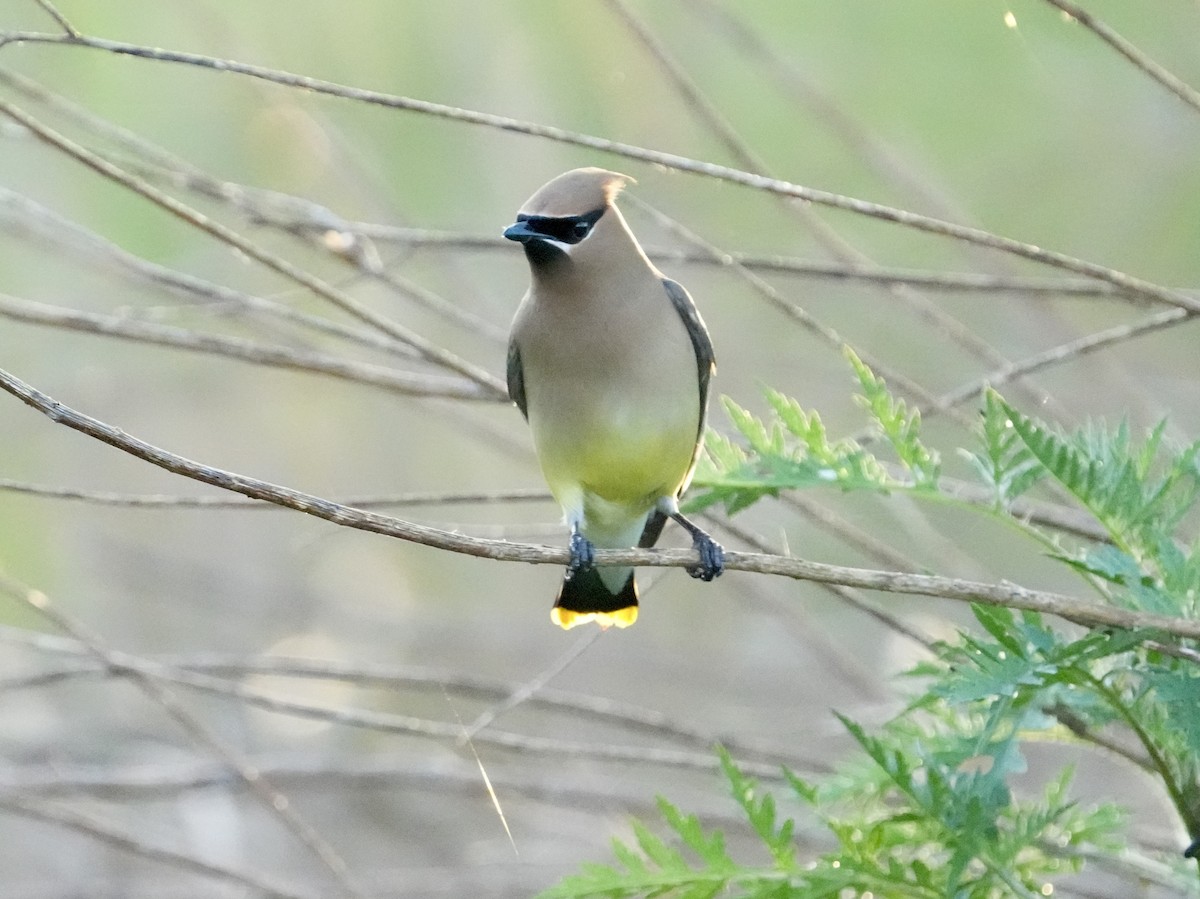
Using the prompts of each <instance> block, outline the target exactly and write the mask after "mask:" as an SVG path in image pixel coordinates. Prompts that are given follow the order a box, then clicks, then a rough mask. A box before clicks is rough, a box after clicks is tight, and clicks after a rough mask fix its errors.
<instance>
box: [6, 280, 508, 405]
mask: <svg viewBox="0 0 1200 899" xmlns="http://www.w3.org/2000/svg"><path fill="white" fill-rule="evenodd" d="M0 316H4V317H6V318H10V319H13V320H14V321H22V322H28V323H32V324H38V325H46V326H49V327H54V328H62V329H66V330H71V331H81V332H84V333H88V334H101V335H104V336H107V337H118V338H121V339H123V340H131V341H136V342H138V343H147V344H154V345H158V346H169V347H174V348H175V349H183V350H191V351H193V352H199V353H207V354H210V355H216V356H224V357H225V358H227V359H237V360H240V361H242V362H249V363H252V364H254V365H265V366H268V367H272V368H286V369H291V370H293V371H302V372H308V373H310V374H319V375H326V376H328V377H332V378H337V379H339V380H344V381H352V382H355V383H359V384H365V385H368V386H370V387H379V388H381V389H384V390H387V391H390V392H394V393H401V394H405V395H408V396H437V397H446V398H450V399H459V400H463V399H471V400H488V401H490V402H496V401H498V400H499V399H500V398H499V397H498V396H497V395H496V394H495V393H494V392H493V391H491V390H489V389H487V388H485V387H483V386H481V385H480V384H479V383H478V382H477V381H470V380H467V379H465V378H450V377H445V376H442V375H424V374H418V373H416V372H405V371H398V370H397V369H394V368H387V367H384V366H382V365H375V364H373V363H370V362H357V361H355V360H353V359H343V358H340V357H338V356H331V355H329V354H327V353H319V352H316V351H314V350H299V349H294V348H292V347H288V346H280V345H278V344H266V343H259V342H258V341H254V340H247V339H246V338H244V337H230V336H225V335H221V334H205V333H202V332H200V331H193V330H190V329H187V328H177V327H174V326H172V325H160V324H157V323H155V322H146V321H139V320H137V319H134V318H129V317H128V316H120V315H100V314H98V313H94V312H82V311H80V310H77V309H64V308H62V307H60V306H50V305H47V304H46V303H38V302H34V301H33V300H23V299H19V298H17V297H10V296H7V295H5V294H0Z"/></svg>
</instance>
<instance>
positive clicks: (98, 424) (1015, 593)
mask: <svg viewBox="0 0 1200 899" xmlns="http://www.w3.org/2000/svg"><path fill="white" fill-rule="evenodd" d="M0 389H3V390H4V391H5V392H7V393H10V394H12V395H13V396H15V397H16V398H17V399H19V400H21V401H22V402H23V403H25V404H26V405H28V406H30V407H32V408H34V409H36V410H37V411H39V412H41V413H42V414H43V415H45V416H47V417H48V418H50V420H52V421H54V422H56V423H58V424H61V425H65V426H66V427H68V428H71V429H72V430H75V431H79V432H80V433H83V434H87V435H88V436H89V437H92V438H94V439H96V440H99V441H101V442H103V443H107V444H109V445H110V446H113V447H116V448H117V449H119V450H121V451H122V452H126V453H129V454H130V455H132V456H135V457H137V458H139V459H142V460H144V461H146V462H150V463H151V464H153V465H156V466H158V467H159V468H163V469H166V470H167V471H170V472H173V473H174V474H178V475H182V476H184V477H187V478H191V479H193V480H197V481H202V482H204V483H206V484H211V485H213V486H214V487H220V488H221V489H222V490H230V491H232V492H234V493H240V494H242V495H243V496H249V497H252V498H254V499H258V500H262V501H264V502H269V503H275V504H276V505H280V506H285V507H287V508H289V509H295V510H296V511H298V512H304V513H305V514H307V515H312V516H314V517H316V518H321V519H323V520H325V521H329V522H332V523H334V524H337V525H341V526H342V527H349V528H355V529H357V530H362V531H370V532H371V533H376V534H383V535H385V536H388V537H396V538H398V539H400V540H406V541H408V542H411V543H418V544H421V545H422V546H430V547H434V548H436V549H443V550H448V551H450V552H457V553H462V554H464V555H469V556H476V557H478V558H483V559H495V560H498V561H507V562H526V563H529V564H535V565H536V564H552V565H566V564H567V561H568V552H567V550H566V548H565V547H550V546H538V545H536V544H526V543H509V542H508V541H506V540H488V539H483V538H479V537H469V536H466V535H464V534H459V533H455V532H453V531H445V530H441V529H440V528H432V527H427V526H425V525H420V524H414V523H412V522H409V521H404V520H403V519H400V518H392V517H389V516H387V515H379V514H377V513H374V512H367V511H364V510H361V509H352V508H350V507H349V506H344V505H341V504H339V503H335V502H331V501H330V500H327V499H323V498H321V497H319V496H313V495H312V494H308V493H304V492H302V491H299V490H294V489H292V488H290V487H283V486H280V485H278V484H271V483H268V482H267V481H260V480H257V479H256V478H251V477H247V476H246V475H241V474H236V473H234V472H231V471H225V470H224V469H220V468H212V467H210V466H207V465H204V464H202V463H199V462H193V461H192V460H190V459H185V458H184V457H183V456H179V455H176V454H175V453H171V452H168V451H167V450H164V449H161V448H159V447H157V446H154V445H152V444H149V443H147V442H145V441H144V440H139V439H138V438H136V437H133V436H131V435H129V434H126V433H125V432H124V431H122V430H120V429H119V428H115V427H113V426H112V425H109V424H105V423H104V422H102V421H99V420H97V419H95V418H92V417H90V416H88V415H84V414H83V413H81V412H77V411H75V410H74V409H72V408H70V407H69V406H65V405H63V404H62V403H60V402H58V401H57V400H55V399H53V398H52V397H49V396H47V395H46V394H44V393H42V392H41V391H40V390H37V389H36V388H34V387H32V386H30V385H29V384H26V383H25V382H24V381H22V380H21V379H20V378H17V377H15V376H14V375H11V374H9V373H8V372H6V371H3V370H0ZM596 564H597V565H635V566H654V567H660V568H661V567H670V568H684V567H693V566H695V565H696V553H695V551H694V550H678V549H676V550H670V549H622V550H616V549H607V550H597V551H596ZM725 567H726V568H727V569H729V570H730V571H746V572H751V573H754V574H771V575H777V576H780V577H788V578H794V579H796V580H807V581H815V582H818V583H822V584H841V585H843V586H847V587H861V588H864V589H867V590H883V591H886V592H891V593H910V594H917V595H921V596H938V597H942V598H945V599H955V600H961V601H964V602H975V603H982V604H984V605H993V606H1004V607H1007V608H1014V609H1025V610H1027V611H1031V612H1042V613H1045V614H1048V615H1056V616H1058V617H1060V618H1065V619H1067V620H1069V621H1073V622H1075V623H1076V624H1080V625H1084V626H1086V627H1119V628H1126V629H1154V630H1159V631H1162V632H1165V633H1168V634H1173V635H1174V636H1177V637H1184V638H1189V639H1200V619H1186V618H1173V617H1170V616H1166V615H1152V614H1148V613H1144V612H1134V611H1129V610H1127V609H1120V608H1116V607H1112V606H1103V605H1100V604H1098V603H1094V602H1089V601H1087V600H1081V599H1077V598H1075V597H1072V596H1065V595H1063V594H1060V593H1050V592H1047V591H1043V590H1030V589H1027V588H1025V587H1020V586H1017V585H1016V584H1010V583H1007V582H1002V583H998V584H985V583H981V582H978V581H969V580H965V579H962V578H948V577H938V576H934V575H925V574H909V573H904V572H895V571H872V570H868V569H862V568H848V567H844V566H841V565H824V564H821V563H819V562H809V561H807V560H804V559H796V558H792V557H790V556H778V555H766V554H762V553H742V552H727V553H726V556H725Z"/></svg>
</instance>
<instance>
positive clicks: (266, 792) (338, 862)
mask: <svg viewBox="0 0 1200 899" xmlns="http://www.w3.org/2000/svg"><path fill="white" fill-rule="evenodd" d="M0 591H2V592H4V593H6V594H8V595H9V596H11V597H12V598H13V599H15V600H18V601H19V602H21V603H22V604H24V605H25V606H27V607H29V608H30V609H32V610H33V611H34V612H36V613H37V614H39V615H40V616H42V617H43V618H45V619H46V620H47V621H50V622H51V623H52V624H54V626H55V627H57V628H58V629H59V630H61V631H63V632H64V633H67V634H69V635H70V636H71V637H73V638H74V639H75V640H77V641H78V642H80V643H82V644H83V645H84V646H86V647H87V650H88V652H89V654H90V655H91V656H92V657H93V658H95V659H96V660H97V661H99V662H101V663H102V664H103V665H104V666H105V667H107V668H110V669H117V670H122V671H128V672H129V674H130V675H131V676H132V680H133V682H134V684H136V686H137V687H138V689H139V690H141V691H142V692H143V693H144V694H145V695H146V696H148V697H149V698H150V699H151V700H153V701H154V702H155V703H156V704H157V705H158V706H159V707H160V708H161V709H162V710H163V711H164V712H165V713H166V714H167V716H168V717H170V718H171V720H173V721H174V722H175V723H176V724H178V725H179V726H180V727H181V728H182V729H183V730H184V732H186V733H187V734H188V735H189V736H190V737H191V738H192V739H193V740H195V741H196V742H197V743H198V744H200V745H201V746H204V747H205V748H207V749H208V750H209V751H210V752H212V753H213V754H214V755H215V756H216V757H217V758H219V759H220V760H221V761H222V762H224V763H225V764H227V765H228V766H229V767H230V768H231V769H233V770H234V771H236V772H237V774H238V776H239V777H240V778H241V779H242V780H243V781H244V782H245V784H246V786H247V787H249V788H250V790H251V792H253V793H254V794H255V795H256V796H257V797H258V798H259V800H260V801H261V802H262V803H263V805H264V806H265V807H266V808H267V809H268V810H269V811H270V812H271V813H272V814H274V815H275V817H277V818H278V819H279V820H280V822H282V823H283V825H284V826H285V827H286V828H287V829H288V830H289V831H291V833H292V834H293V835H294V836H295V837H296V838H297V839H298V840H299V841H300V842H301V843H302V844H303V845H305V846H306V847H307V848H308V849H310V850H311V851H312V852H313V854H314V856H315V857H316V858H317V860H318V861H319V862H320V863H321V864H322V865H323V866H324V867H325V868H326V870H328V872H329V873H330V875H332V877H333V879H334V881H335V882H336V883H337V884H338V887H339V889H340V891H341V892H342V893H343V894H344V895H346V896H351V897H356V899H365V897H364V896H363V894H362V892H361V891H359V890H358V889H357V888H356V887H355V886H354V885H353V884H352V883H351V882H350V880H349V871H348V869H347V867H346V863H345V861H344V860H343V859H342V857H341V856H340V855H339V854H338V853H337V851H336V850H334V848H333V847H332V846H331V845H329V843H328V842H326V841H325V839H324V837H322V836H321V835H320V834H319V833H317V831H316V830H314V829H313V827H312V826H311V825H310V824H309V823H308V822H307V821H305V820H304V819H303V818H302V817H300V815H299V814H297V812H296V811H295V810H294V809H293V808H292V806H291V804H290V803H289V801H288V799H287V797H286V796H284V795H283V794H282V793H280V792H279V791H278V790H277V789H276V788H275V787H274V786H272V785H271V783H270V782H269V781H268V780H266V778H264V777H263V776H262V774H261V773H260V772H259V771H257V770H256V769H255V768H254V766H253V765H251V764H250V763H249V762H248V761H246V760H245V759H244V758H242V756H241V754H240V753H238V751H237V750H236V749H234V748H233V747H232V746H231V745H229V744H228V743H226V742H225V740H224V739H223V738H222V737H220V736H218V735H217V734H216V733H215V732H214V731H213V730H212V729H211V728H209V727H208V725H206V724H205V723H204V722H203V721H201V720H200V719H199V718H197V717H196V716H195V715H193V714H192V713H191V712H189V711H188V710H187V709H186V708H185V707H184V706H183V704H182V703H180V701H179V699H178V698H177V697H176V695H175V694H174V693H172V692H171V691H170V690H168V689H167V688H166V687H164V686H163V685H162V683H161V682H160V680H159V679H158V678H157V677H155V676H154V675H153V674H152V673H147V672H146V671H145V670H143V669H132V668H124V667H123V666H122V665H121V664H120V661H119V655H120V654H118V653H114V652H113V650H111V649H109V648H108V647H107V646H105V644H104V642H103V640H101V639H100V637H99V636H98V635H97V634H94V633H92V632H91V631H90V630H89V629H88V628H87V627H85V626H84V625H83V623H82V622H80V621H77V620H76V619H75V618H74V617H73V616H70V615H68V614H67V613H65V612H63V611H61V610H59V609H57V608H55V607H54V606H53V605H51V603H50V599H49V597H47V596H46V594H44V593H41V592H39V591H37V590H32V589H30V588H29V587H26V586H25V585H23V584H20V583H18V582H16V581H14V580H13V579H12V578H9V577H7V576H5V575H3V574H0Z"/></svg>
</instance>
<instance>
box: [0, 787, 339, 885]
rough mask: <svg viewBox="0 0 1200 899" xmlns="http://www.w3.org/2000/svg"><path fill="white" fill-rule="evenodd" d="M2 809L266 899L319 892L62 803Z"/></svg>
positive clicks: (2, 798)
mask: <svg viewBox="0 0 1200 899" xmlns="http://www.w3.org/2000/svg"><path fill="white" fill-rule="evenodd" d="M0 809H3V810H4V811H7V812H10V813H12V814H16V815H22V816H24V817H26V818H33V819H35V820H37V821H43V822H45V823H47V824H54V825H56V826H58V827H65V828H67V829H69V830H74V831H76V832H78V833H82V834H86V835H87V836H89V837H91V838H93V839H96V840H99V841H101V842H103V843H107V844H109V845H110V846H115V847H116V848H118V849H121V850H122V851H124V852H129V853H131V854H133V855H137V856H139V857H141V858H145V859H149V860H151V861H155V862H160V863H162V864H166V865H170V866H171V867H172V868H173V869H175V870H176V871H186V872H189V873H191V874H198V875H200V876H202V877H208V878H212V879H215V880H221V881H224V882H226V883H232V884H236V885H237V886H240V887H243V888H245V889H249V890H254V891H256V892H257V893H261V894H263V895H266V896H272V897H276V899H313V897H315V896H316V895H317V894H316V893H305V892H299V891H297V890H296V889H294V888H292V887H288V886H283V885H282V884H279V883H275V882H273V881H270V880H268V879H267V878H265V877H263V876H262V875H259V874H253V873H250V872H248V871H238V870H235V869H233V868H229V867H226V866H224V865H219V864H216V863H215V862H207V861H204V860H203V859H200V858H196V857H195V856H192V855H188V854H186V853H183V852H177V851H175V850H173V849H167V848H164V847H162V846H155V845H153V844H152V843H147V842H146V841H145V840H143V839H141V838H140V837H138V836H136V835H134V834H132V833H130V832H128V831H126V830H124V829H122V828H119V827H117V826H116V825H113V824H110V823H109V822H107V821H103V820H101V819H100V818H97V817H95V816H93V815H87V814H84V813H83V812H80V811H78V810H76V809H71V808H67V807H65V806H63V805H61V804H59V803H52V802H44V801H41V800H37V799H30V798H27V797H23V796H20V795H0Z"/></svg>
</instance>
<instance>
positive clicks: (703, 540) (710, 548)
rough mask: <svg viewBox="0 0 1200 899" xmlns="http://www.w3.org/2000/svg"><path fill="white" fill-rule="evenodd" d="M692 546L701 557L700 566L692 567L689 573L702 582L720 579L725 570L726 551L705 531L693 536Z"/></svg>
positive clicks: (688, 570)
mask: <svg viewBox="0 0 1200 899" xmlns="http://www.w3.org/2000/svg"><path fill="white" fill-rule="evenodd" d="M692 546H693V547H694V548H695V550H696V552H697V553H698V554H699V556H700V564H698V565H692V566H691V567H690V568H688V569H687V573H688V574H690V575H691V576H692V577H695V578H699V579H700V580H702V581H711V580H712V579H713V578H715V577H720V576H721V572H723V571H724V570H725V549H724V547H722V546H721V544H720V543H718V542H717V541H716V540H714V539H713V538H712V537H710V536H708V534H706V533H704V532H703V531H699V530H698V532H697V533H694V534H692Z"/></svg>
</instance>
